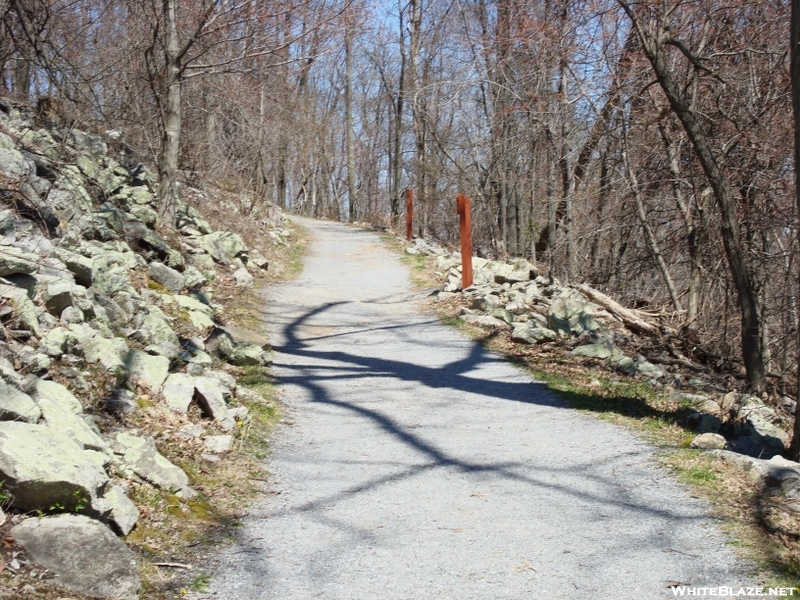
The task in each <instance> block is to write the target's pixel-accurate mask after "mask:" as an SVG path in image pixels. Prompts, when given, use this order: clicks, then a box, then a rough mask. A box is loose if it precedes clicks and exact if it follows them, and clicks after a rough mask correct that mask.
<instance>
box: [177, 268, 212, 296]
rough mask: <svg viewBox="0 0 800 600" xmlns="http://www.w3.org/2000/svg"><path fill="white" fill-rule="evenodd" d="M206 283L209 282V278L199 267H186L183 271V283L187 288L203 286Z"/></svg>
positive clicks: (192, 288)
mask: <svg viewBox="0 0 800 600" xmlns="http://www.w3.org/2000/svg"><path fill="white" fill-rule="evenodd" d="M206 283H208V279H206V276H205V275H203V274H202V273H201V272H200V270H199V269H198V268H197V267H192V266H189V267H186V270H185V271H184V272H183V284H184V286H185V287H186V288H187V289H190V290H195V289H197V288H200V287H203V286H204V285H205V284H206Z"/></svg>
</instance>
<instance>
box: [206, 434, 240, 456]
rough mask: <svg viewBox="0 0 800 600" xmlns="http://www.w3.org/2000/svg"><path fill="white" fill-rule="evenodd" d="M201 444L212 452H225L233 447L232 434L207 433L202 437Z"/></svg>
mask: <svg viewBox="0 0 800 600" xmlns="http://www.w3.org/2000/svg"><path fill="white" fill-rule="evenodd" d="M203 445H204V446H205V447H206V450H208V451H209V452H211V453H213V454H225V453H226V452H230V451H231V448H233V436H232V435H208V436H206V437H205V438H203Z"/></svg>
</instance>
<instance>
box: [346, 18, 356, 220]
mask: <svg viewBox="0 0 800 600" xmlns="http://www.w3.org/2000/svg"><path fill="white" fill-rule="evenodd" d="M344 65H345V66H344V71H345V76H344V77H345V88H344V104H345V129H346V131H345V139H346V142H345V143H346V146H347V202H348V206H349V220H350V222H351V223H352V222H353V221H355V220H356V150H355V140H354V139H353V138H354V136H355V132H354V131H353V26H352V23H350V19H347V25H346V29H345V32H344Z"/></svg>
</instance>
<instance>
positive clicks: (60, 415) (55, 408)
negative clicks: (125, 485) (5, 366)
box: [37, 384, 108, 452]
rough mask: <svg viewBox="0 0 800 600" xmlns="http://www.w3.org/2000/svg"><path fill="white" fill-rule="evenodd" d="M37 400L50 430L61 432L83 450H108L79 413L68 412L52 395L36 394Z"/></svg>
mask: <svg viewBox="0 0 800 600" xmlns="http://www.w3.org/2000/svg"><path fill="white" fill-rule="evenodd" d="M56 385H58V384H56ZM37 401H38V403H39V408H40V409H41V411H42V417H43V418H44V422H45V423H46V424H47V427H48V428H49V429H50V430H51V431H59V432H61V433H63V434H64V435H66V436H68V437H69V438H70V439H71V440H73V441H74V442H75V443H77V444H78V445H80V446H81V447H82V448H83V449H84V450H96V451H98V452H106V451H108V445H107V444H106V443H105V442H104V441H103V439H102V438H101V437H100V436H99V435H97V433H95V432H94V431H93V430H92V429H91V428H90V427H89V425H87V423H86V421H84V420H83V418H82V417H81V415H80V413H74V412H70V411H69V410H67V409H66V407H65V406H64V405H63V404H62V403H60V402H59V401H57V400H54V399H53V398H52V397H47V396H41V395H39V394H37Z"/></svg>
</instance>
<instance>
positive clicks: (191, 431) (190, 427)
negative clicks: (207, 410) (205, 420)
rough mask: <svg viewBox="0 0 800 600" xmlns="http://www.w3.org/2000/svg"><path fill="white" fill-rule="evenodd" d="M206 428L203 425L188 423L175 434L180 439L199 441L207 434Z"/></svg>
mask: <svg viewBox="0 0 800 600" xmlns="http://www.w3.org/2000/svg"><path fill="white" fill-rule="evenodd" d="M205 432H206V428H205V427H203V426H202V425H197V424H196V423H187V424H186V425H183V426H182V427H181V428H180V429H178V431H176V432H175V433H176V434H177V435H178V437H182V438H186V439H197V438H201V437H203V434H205Z"/></svg>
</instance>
